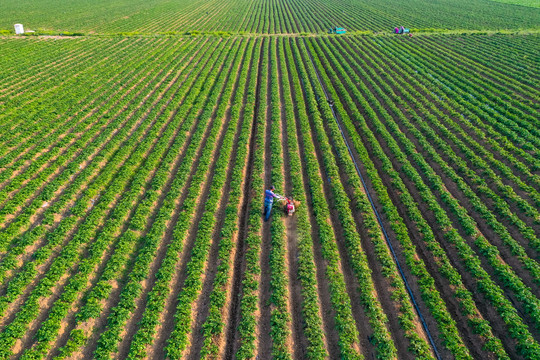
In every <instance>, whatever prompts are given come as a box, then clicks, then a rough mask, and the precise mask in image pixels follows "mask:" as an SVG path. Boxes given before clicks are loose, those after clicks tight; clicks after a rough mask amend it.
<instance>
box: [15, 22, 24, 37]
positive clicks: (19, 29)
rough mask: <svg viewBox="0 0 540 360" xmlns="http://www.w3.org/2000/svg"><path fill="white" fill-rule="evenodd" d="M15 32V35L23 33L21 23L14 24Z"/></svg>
mask: <svg viewBox="0 0 540 360" xmlns="http://www.w3.org/2000/svg"><path fill="white" fill-rule="evenodd" d="M15 34H17V35H21V34H24V27H23V25H22V24H15Z"/></svg>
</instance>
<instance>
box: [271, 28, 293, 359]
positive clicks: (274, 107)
mask: <svg viewBox="0 0 540 360" xmlns="http://www.w3.org/2000/svg"><path fill="white" fill-rule="evenodd" d="M269 48H270V53H269V57H270V61H269V74H270V81H269V84H268V85H269V87H270V119H268V121H269V122H270V129H269V130H268V131H270V152H269V153H267V154H266V162H267V163H268V162H269V163H270V183H271V184H272V185H273V186H275V187H276V191H277V192H278V193H280V194H283V193H284V190H285V178H284V169H283V150H282V146H283V143H284V141H283V139H282V138H281V133H282V131H281V108H280V107H281V96H280V88H281V85H280V82H279V81H278V65H277V56H278V54H277V41H276V39H272V40H271V41H270V44H269ZM281 214H282V208H281V204H280V203H277V204H276V206H275V210H274V216H273V217H272V219H271V220H270V221H271V222H270V245H271V249H270V255H269V262H270V289H271V292H272V293H271V295H270V302H271V304H272V307H271V315H270V324H271V327H270V335H271V337H272V358H274V359H292V354H290V349H291V347H290V346H291V341H290V336H291V330H290V328H291V315H290V311H289V309H290V308H289V305H288V302H289V278H288V276H287V273H288V272H287V266H286V264H285V259H286V256H287V235H286V234H285V223H284V220H283V219H282V217H281Z"/></svg>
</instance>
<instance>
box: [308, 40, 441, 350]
mask: <svg viewBox="0 0 540 360" xmlns="http://www.w3.org/2000/svg"><path fill="white" fill-rule="evenodd" d="M304 45H306V50H307V53H308V56H309V60H310V61H311V65H312V66H313V70H315V75H317V80H319V84H320V85H321V88H322V90H323V92H324V96H325V97H326V101H327V103H328V105H329V106H330V109H331V110H332V115H334V120H335V121H336V124H337V126H338V128H339V131H340V132H341V137H342V138H343V141H344V142H345V145H346V146H347V149H348V150H349V155H350V156H351V159H352V161H353V163H354V167H355V168H356V172H357V173H358V176H359V177H360V180H361V181H362V185H363V186H364V190H365V192H366V195H367V197H368V200H369V202H370V203H371V208H372V209H373V212H374V213H375V216H376V217H377V221H378V222H379V225H380V227H381V230H382V232H383V235H384V238H385V240H386V243H387V244H388V247H389V248H390V251H391V252H392V256H393V257H394V261H395V262H396V265H397V268H398V270H399V274H400V275H401V278H402V279H403V282H404V283H405V287H406V288H407V292H408V293H409V296H410V297H411V301H412V303H413V305H414V308H415V310H416V313H417V314H418V317H419V318H420V321H421V322H422V327H423V328H424V330H425V332H426V335H427V337H428V338H429V342H430V344H431V347H432V348H433V351H434V352H435V356H436V357H437V359H438V360H441V356H440V355H439V352H438V351H437V346H435V342H434V341H433V338H432V337H431V333H430V332H429V329H428V326H427V324H426V321H425V320H424V316H422V313H421V312H420V308H419V307H418V304H417V303H416V299H415V298H414V295H413V293H412V290H411V288H410V286H409V282H408V281H407V279H406V278H405V273H404V272H403V269H402V268H401V265H400V264H399V260H398V258H397V255H396V252H395V251H394V247H393V246H392V244H391V243H390V238H389V237H388V233H387V232H386V229H385V228H384V224H383V222H382V219H381V216H380V215H379V212H378V211H377V209H376V208H375V204H374V203H373V199H372V198H371V195H370V193H369V191H368V188H367V186H366V182H365V181H364V177H363V176H362V173H361V172H360V168H359V167H358V164H357V163H356V160H355V158H354V155H353V153H352V150H351V147H350V146H349V142H348V141H347V138H346V136H345V133H344V132H343V128H342V127H341V124H340V122H339V120H338V114H337V112H336V109H335V107H334V102H333V101H331V100H330V98H329V97H328V93H327V92H326V88H325V86H324V84H323V82H322V80H321V77H320V75H319V71H318V70H317V67H316V66H315V63H314V62H313V57H312V56H311V52H310V51H309V48H308V46H307V44H306V39H304Z"/></svg>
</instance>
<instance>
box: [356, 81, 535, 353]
mask: <svg viewBox="0 0 540 360" xmlns="http://www.w3.org/2000/svg"><path fill="white" fill-rule="evenodd" d="M360 86H362V84H360ZM366 94H367V97H368V98H371V99H370V103H371V104H373V105H374V106H376V107H377V108H378V111H379V113H380V114H381V115H382V116H383V117H384V119H385V122H386V124H392V118H391V117H390V116H389V115H388V114H387V113H386V111H385V110H384V109H383V107H382V106H381V105H380V104H379V103H378V102H377V101H376V100H375V99H374V96H373V95H372V94H371V93H370V92H366ZM370 120H371V121H372V122H373V126H374V128H375V130H376V132H377V133H378V134H379V135H380V136H381V137H382V138H383V139H384V141H385V142H386V143H387V144H388V147H389V149H390V151H392V153H393V154H395V156H396V158H397V159H398V160H399V161H400V164H401V166H406V168H407V169H406V170H405V169H404V173H405V174H406V175H407V176H409V177H410V178H411V180H412V181H413V182H414V183H415V185H416V186H417V187H418V190H419V192H420V193H421V195H422V197H423V199H424V201H425V202H426V203H427V204H429V206H430V207H431V208H433V209H437V210H436V211H434V215H435V216H436V217H437V219H438V220H437V221H438V225H439V226H441V228H445V229H451V230H450V231H448V232H446V234H445V239H446V240H447V241H449V242H451V243H453V244H455V245H456V250H457V251H458V253H459V254H460V257H461V259H462V260H463V262H464V265H465V266H466V268H467V269H468V271H470V272H471V274H472V276H473V277H474V278H475V279H476V280H477V282H478V284H479V286H478V287H479V289H480V291H481V292H483V293H484V294H485V296H486V297H487V298H488V299H489V300H490V301H491V302H492V304H493V305H494V307H495V308H496V309H497V311H498V312H499V314H501V315H502V316H503V320H504V321H505V323H506V324H507V326H508V327H509V332H510V334H511V336H512V337H513V338H515V339H516V340H517V341H518V343H519V345H518V349H519V351H520V353H521V354H523V355H524V356H526V357H530V358H534V357H535V356H536V355H535V354H536V353H537V352H538V344H537V343H536V342H535V341H534V340H533V339H532V337H531V334H530V332H529V331H528V329H527V326H526V325H525V324H524V323H523V321H522V319H521V318H520V317H519V316H518V315H517V312H516V309H515V308H514V306H513V305H512V304H511V303H510V301H509V300H507V299H506V297H505V296H504V293H503V292H502V290H501V289H500V287H498V286H497V285H496V284H495V283H494V282H493V280H492V279H491V277H490V276H489V274H488V273H487V272H486V271H485V270H484V269H483V267H482V264H481V262H480V260H479V259H478V257H477V256H476V254H475V253H474V252H473V250H472V249H471V248H470V247H469V245H468V244H467V242H466V241H465V240H464V239H463V238H462V237H461V236H460V235H459V233H458V232H457V231H456V230H455V229H454V228H453V225H452V222H451V220H450V219H449V217H448V215H447V214H446V212H445V211H444V210H443V209H442V208H441V207H440V204H439V203H438V201H437V199H436V198H435V197H434V195H433V193H432V192H431V190H430V189H429V188H427V187H426V185H425V184H424V183H423V179H422V177H421V176H420V175H419V174H418V173H417V171H416V169H415V168H414V167H413V166H410V163H409V162H408V160H407V159H406V157H405V154H403V153H402V152H401V150H400V148H399V146H398V145H397V142H396V140H395V139H394V137H393V136H392V135H390V133H388V132H386V130H385V127H384V125H383V124H382V123H381V122H380V121H379V119H378V117H377V116H376V115H375V116H373V117H370ZM399 137H400V140H403V141H406V139H405V138H404V136H402V134H401V135H399ZM411 146H412V145H408V149H411ZM409 153H411V156H412V157H413V159H414V161H415V163H417V164H419V165H423V164H424V163H425V159H424V158H423V157H421V156H420V155H419V154H418V153H414V152H411V151H410V150H409ZM422 172H423V174H424V175H425V176H426V178H427V180H428V181H429V182H430V185H431V186H432V188H433V189H434V190H435V191H437V192H439V193H440V194H441V196H442V200H443V202H445V203H446V204H448V205H450V206H452V207H453V210H452V211H454V212H456V216H457V217H458V219H459V220H463V221H464V220H466V212H465V211H464V209H462V208H461V207H460V205H459V204H458V203H457V200H456V199H455V198H453V197H452V196H451V195H450V194H449V192H448V191H447V190H445V188H444V186H443V183H442V180H441V179H440V178H439V177H438V175H437V174H435V173H434V172H433V170H431V169H430V168H429V167H428V166H423V167H422ZM423 187H425V189H423ZM421 189H422V190H421ZM463 221H462V222H461V224H464V222H463ZM469 223H470V222H469ZM466 231H467V235H468V236H472V237H473V238H474V239H475V240H476V241H475V244H476V245H477V246H479V247H480V248H486V246H489V245H488V243H487V241H486V239H485V238H484V237H483V236H482V235H481V234H479V233H478V232H477V230H476V229H475V227H474V226H472V227H469V228H467V230H466ZM498 275H508V272H505V273H504V274H500V273H498ZM514 285H516V286H519V284H516V283H514Z"/></svg>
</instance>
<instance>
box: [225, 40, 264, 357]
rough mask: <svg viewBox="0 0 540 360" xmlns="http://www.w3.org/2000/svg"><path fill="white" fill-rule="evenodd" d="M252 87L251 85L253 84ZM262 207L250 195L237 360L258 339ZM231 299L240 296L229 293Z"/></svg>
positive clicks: (260, 136) (257, 176)
mask: <svg viewBox="0 0 540 360" xmlns="http://www.w3.org/2000/svg"><path fill="white" fill-rule="evenodd" d="M268 42H269V39H268V38H263V40H262V44H261V54H260V58H259V63H258V68H259V69H258V78H257V85H256V93H257V95H256V97H257V98H258V99H259V101H255V114H254V116H255V120H254V128H255V136H254V139H253V140H252V141H255V145H254V150H253V151H254V153H253V157H252V164H251V166H252V179H251V184H250V189H249V190H248V191H249V193H253V194H258V193H260V191H261V189H264V178H263V174H264V139H265V137H264V133H265V127H266V126H265V123H266V107H267V106H268V104H266V102H265V101H264V99H266V94H267V91H268V87H267V81H268V57H269V56H268V48H269V46H268ZM252 85H253V84H252ZM262 207H263V199H262V197H261V196H253V197H252V198H251V200H250V203H249V204H248V209H249V210H248V213H247V215H246V216H248V219H247V231H246V238H245V239H244V263H245V271H244V273H243V278H242V285H241V292H242V297H241V300H240V304H239V306H240V309H239V310H238V311H240V313H241V318H240V322H239V323H238V334H239V339H240V345H239V346H238V349H237V350H236V354H235V356H236V358H238V359H251V358H253V357H254V356H255V353H256V345H255V341H256V340H257V318H256V316H255V312H256V311H257V308H258V299H259V296H258V295H259V294H258V292H259V281H260V274H261V265H260V262H261V258H260V249H261V231H262V218H261V209H262ZM232 296H239V295H236V294H232Z"/></svg>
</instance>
